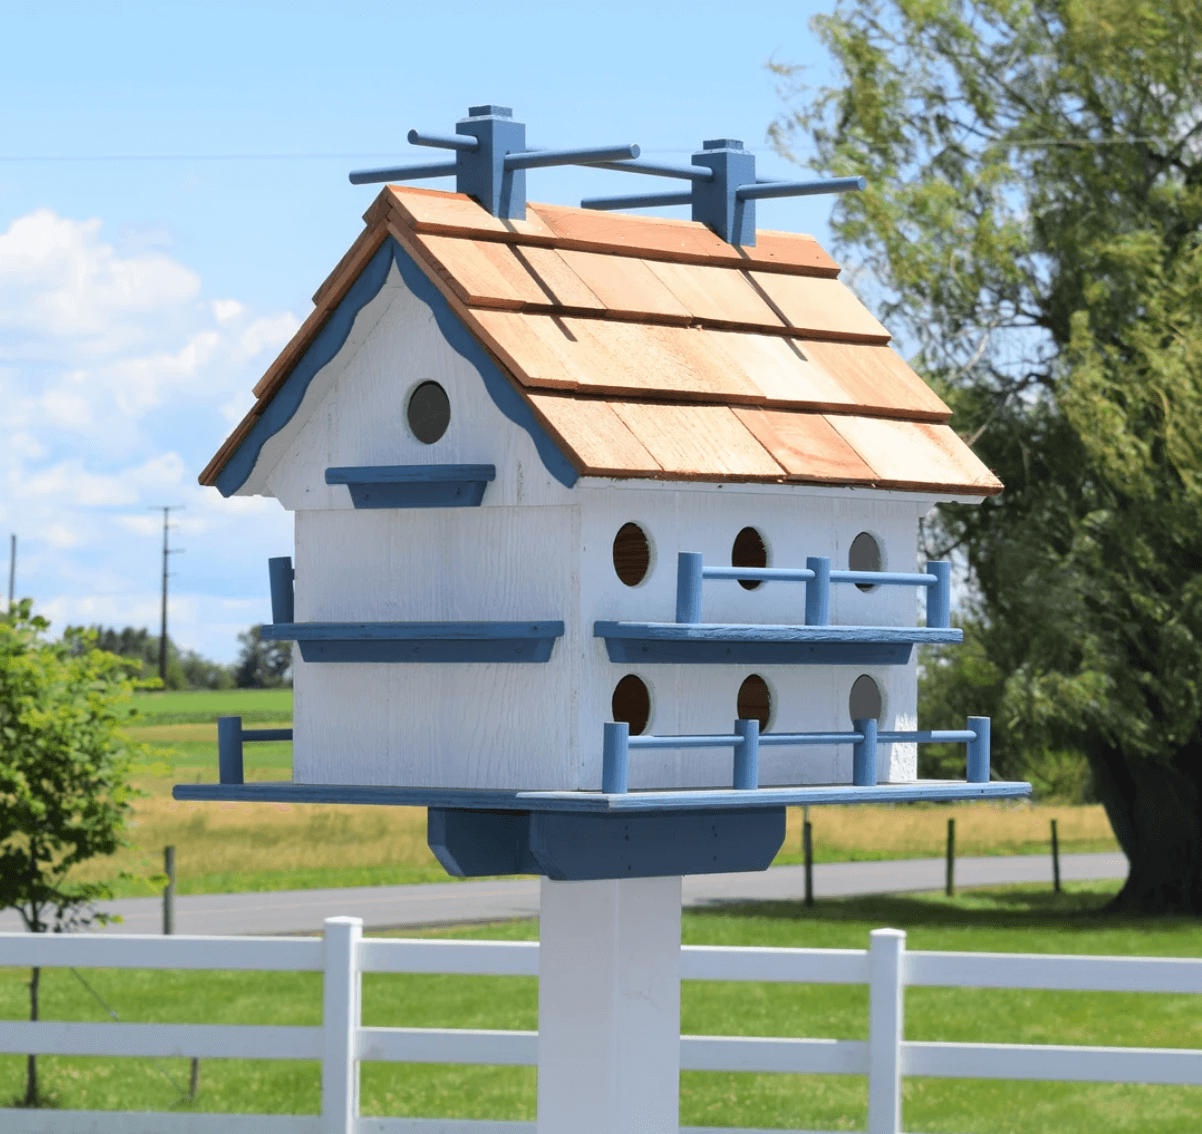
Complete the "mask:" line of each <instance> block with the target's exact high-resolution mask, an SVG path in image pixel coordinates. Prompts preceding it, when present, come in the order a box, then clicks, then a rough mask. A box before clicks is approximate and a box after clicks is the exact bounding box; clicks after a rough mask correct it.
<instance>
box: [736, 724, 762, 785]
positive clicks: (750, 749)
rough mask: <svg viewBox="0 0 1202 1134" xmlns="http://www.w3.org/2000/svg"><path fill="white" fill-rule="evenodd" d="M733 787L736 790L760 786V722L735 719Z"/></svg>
mask: <svg viewBox="0 0 1202 1134" xmlns="http://www.w3.org/2000/svg"><path fill="white" fill-rule="evenodd" d="M735 735H736V736H738V737H739V738H740V739H739V742H738V743H737V744H736V745H735V775H734V787H735V789H736V790H737V791H755V790H756V788H758V787H759V786H760V722H759V721H757V720H737V721H735Z"/></svg>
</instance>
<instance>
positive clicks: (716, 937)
mask: <svg viewBox="0 0 1202 1134" xmlns="http://www.w3.org/2000/svg"><path fill="white" fill-rule="evenodd" d="M1112 891H1113V887H1112V886H1107V885H1099V884H1091V885H1073V886H1070V887H1068V888H1067V890H1066V892H1065V893H1064V894H1062V895H1060V896H1059V897H1057V896H1055V895H1052V894H1050V893H1048V892H1047V890H1046V888H1043V887H1030V886H1023V887H1008V888H1000V889H993V890H987V891H975V892H970V893H967V894H964V895H962V896H959V897H957V898H954V899H947V898H945V897H943V896H942V895H937V894H927V895H913V896H904V897H891V898H864V899H854V900H844V901H820V902H818V903H817V904H816V905H815V907H814V909H813V910H811V911H806V910H805V909H804V907H801V906H798V905H796V904H791V903H779V904H771V905H762V906H742V907H737V908H726V909H713V910H708V911H693V912H689V913H686V914H685V917H684V927H683V937H684V940H685V942H686V943H688V944H722V945H778V946H811V947H841V948H864V947H865V946H866V945H867V942H868V933H869V931H870V930H871V929H874V928H877V927H879V926H882V925H893V926H896V927H898V928H903V929H906V930H907V932H908V934H909V938H908V942H907V945H908V947H909V948H911V949H949V950H969V951H980V950H986V951H1002V952H1011V951H1013V952H1037V953H1053V952H1073V953H1091V954H1143V955H1161V956H1194V957H1196V956H1202V924H1199V923H1198V922H1197V921H1191V920H1185V919H1157V920H1141V919H1119V918H1115V917H1111V916H1106V915H1102V914H1100V913H1099V912H1098V910H1099V908H1100V907H1101V906H1102V905H1103V904H1104V903H1105V901H1106V900H1107V899H1108V897H1109V896H1110V894H1111V893H1112ZM537 933H538V927H537V923H535V922H533V921H528V922H511V923H506V924H503V925H493V926H477V927H457V928H455V929H449V930H438V931H431V932H429V933H427V934H424V936H436V937H457V938H491V939H498V938H499V939H510V940H530V939H533V938H536V937H537ZM405 935H408V936H413V935H414V934H413V933H412V932H408V933H407V934H405ZM83 975H84V976H85V977H86V979H87V980H88V981H89V982H91V983H93V984H94V985H95V987H96V989H97V991H99V992H100V993H101V995H102V996H104V998H105V999H106V1000H107V1001H108V1002H109V1003H111V1004H112V1005H113V1007H114V1008H115V1009H116V1010H117V1011H118V1013H119V1014H120V1015H121V1017H122V1019H127V1020H145V1021H168V1020H181V1021H195V1022H201V1021H208V1022H237V1021H245V1022H251V1021H253V1022H255V1023H276V1024H315V1023H317V1022H318V1021H319V1019H320V984H319V979H318V978H317V977H316V976H315V975H310V974H297V975H287V974H279V975H274V974H272V975H267V974H234V973H227V974H196V975H190V974H187V973H144V972H137V973H123V972H117V971H89V972H85V973H84V974H83ZM25 979H26V978H25V974H24V973H21V972H17V971H13V970H7V971H4V970H0V1015H3V1016H4V1017H8V1018H19V1017H20V1016H21V1015H22V1014H23V1012H24V1010H25V1005H24V1000H23V997H24V984H23V982H24V980H25ZM363 994H364V1023H366V1024H368V1025H383V1026H388V1025H404V1026H411V1027H413V1026H417V1027H480V1028H534V1027H536V1026H537V1025H536V1021H537V986H536V983H535V981H534V980H532V979H529V978H512V977H504V978H500V977H498V978H492V977H437V976H435V977H431V976H413V977H409V976H393V975H379V974H375V975H371V974H369V975H368V976H366V977H365V978H364V989H363ZM43 1004H44V1016H45V1018H47V1019H76V1020H79V1019H84V1020H102V1019H105V1018H107V1017H106V1014H105V1011H104V1009H103V1008H102V1007H101V1006H100V1005H99V1004H98V1003H96V1001H95V1000H93V999H92V997H91V995H90V994H89V993H88V992H87V990H85V989H84V988H83V987H82V985H80V984H79V983H78V981H77V980H76V979H75V978H74V977H73V976H72V975H71V973H70V972H68V971H63V970H53V971H48V972H47V974H46V976H45V983H44V998H43ZM682 1030H683V1031H684V1032H686V1033H692V1034H735V1035H738V1034H743V1035H779V1036H806V1035H808V1036H827V1037H832V1038H842V1039H863V1038H865V1036H866V1034H867V993H866V990H865V989H863V988H858V987H846V988H845V987H840V986H827V985H816V986H813V985H811V986H807V985H760V984H742V983H740V984H734V983H710V982H706V983H693V982H686V983H685V985H684V987H683V989H682ZM906 1034H907V1036H908V1038H911V1039H923V1040H951V1041H983V1042H1015V1043H1082V1044H1115V1045H1123V1046H1126V1045H1132V1046H1135V1045H1138V1046H1148V1047H1192V1048H1199V1047H1202V1013H1199V1011H1198V1003H1197V998H1196V997H1186V996H1156V995H1126V994H1117V993H1104V994H1098V993H1026V992H1021V991H1005V990H955V989H911V990H909V991H908V993H907V997H906ZM42 1067H43V1071H44V1075H45V1080H46V1082H47V1084H48V1088H49V1090H50V1092H51V1094H52V1100H53V1102H54V1103H55V1104H56V1105H58V1106H61V1107H71V1108H84V1107H88V1108H92V1107H96V1108H130V1109H151V1108H154V1109H167V1108H169V1107H172V1106H173V1104H174V1105H175V1106H176V1108H177V1109H178V1108H179V1107H181V1106H182V1107H186V1106H187V1104H186V1103H181V1102H180V1096H179V1091H178V1090H177V1088H176V1087H174V1086H172V1085H171V1084H170V1083H169V1082H168V1081H167V1080H166V1078H165V1077H164V1075H163V1073H162V1070H164V1069H165V1070H166V1071H167V1072H169V1073H170V1074H171V1075H173V1076H174V1077H175V1079H176V1080H177V1081H178V1082H179V1083H180V1084H184V1083H186V1079H187V1064H186V1062H184V1061H182V1060H176V1061H164V1065H163V1069H160V1068H158V1067H156V1066H155V1065H154V1064H153V1063H152V1062H151V1061H147V1060H104V1059H67V1058H61V1059H59V1058H56V1059H44V1060H42ZM21 1070H22V1064H21V1060H20V1059H19V1058H18V1057H4V1058H0V1099H8V1098H11V1097H12V1096H13V1095H14V1094H15V1093H16V1092H17V1091H18V1089H19V1087H20V1081H21ZM865 1091H866V1086H865V1082H864V1080H863V1079H862V1078H858V1077H854V1076H849V1077H845V1076H796V1077H795V1076H789V1075H751V1074H732V1075H727V1074H709V1073H693V1072H688V1073H685V1074H684V1075H682V1077H681V1119H682V1122H683V1123H685V1124H689V1125H716V1126H722V1125H744V1126H762V1127H769V1128H771V1127H777V1128H786V1129H788V1128H792V1129H796V1128H798V1127H802V1128H807V1127H808V1128H818V1129H829V1130H844V1129H846V1130H855V1129H861V1130H862V1129H863V1128H864V1124H865V1120H866V1119H865V1116H866V1095H865ZM318 1094H319V1092H318V1070H317V1068H316V1066H315V1065H311V1064H299V1065H298V1064H285V1063H278V1064H277V1063H267V1062H250V1063H238V1062H234V1061H223V1060H206V1061H205V1062H204V1064H203V1067H202V1073H201V1090H200V1094H199V1096H198V1098H197V1101H196V1103H195V1108H196V1109H198V1110H215V1111H245V1112H261V1113H266V1112H310V1113H311V1112H313V1111H315V1110H316V1109H317V1107H318ZM534 1106H535V1073H534V1071H533V1070H532V1069H517V1068H513V1069H507V1068H492V1067H487V1068H471V1067H463V1068H459V1067H425V1066H420V1065H385V1064H365V1065H364V1067H363V1075H362V1110H363V1112H364V1113H365V1114H397V1115H401V1114H408V1115H428V1116H431V1117H436V1116H447V1117H452V1116H455V1117H464V1118H484V1117H490V1118H513V1119H522V1118H525V1119H530V1118H532V1117H533V1116H534ZM1199 1113H1202V1088H1179V1087H1144V1086H1111V1085H1104V1084H1097V1085H1092V1084H1062V1083H992V1082H977V1081H972V1082H958V1081H955V1080H947V1081H944V1080H935V1079H909V1080H907V1081H906V1084H905V1116H906V1119H905V1122H906V1124H905V1128H906V1130H908V1131H924V1132H949V1134H951V1132H955V1134H1036V1132H1038V1134H1044V1132H1046V1131H1056V1132H1064V1134H1127V1132H1128V1131H1131V1132H1134V1131H1140V1132H1141V1134H1186V1132H1188V1134H1194V1132H1196V1131H1197V1129H1198V1126H1199V1122H1198V1114H1199Z"/></svg>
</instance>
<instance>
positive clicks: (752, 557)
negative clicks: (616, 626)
mask: <svg viewBox="0 0 1202 1134" xmlns="http://www.w3.org/2000/svg"><path fill="white" fill-rule="evenodd" d="M730 565H731V566H732V567H767V566H768V548H767V547H765V546H764V537H763V536H761V535H760V533H759V532H757V531H756V530H755V528H744V529H743V530H742V531H741V532H739V534H738V535H737V536H735V542H734V546H733V547H731V549H730ZM759 585H760V580H759V579H740V580H739V586H740V587H742V588H743V589H744V590H746V591H754V590H755V589H756V587H758V586H759Z"/></svg>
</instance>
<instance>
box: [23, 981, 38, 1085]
mask: <svg viewBox="0 0 1202 1134" xmlns="http://www.w3.org/2000/svg"><path fill="white" fill-rule="evenodd" d="M41 979H42V970H41V969H39V968H33V969H31V970H30V973H29V1018H30V1020H33V1021H36V1020H37V1018H38V985H39V984H40V983H41ZM25 1058H26V1060H27V1062H26V1065H25V1101H24V1103H23V1104H22V1105H23V1106H40V1105H41V1100H40V1099H39V1098H38V1057H37V1056H36V1055H28V1056H26V1057H25Z"/></svg>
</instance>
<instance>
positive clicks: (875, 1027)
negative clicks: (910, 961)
mask: <svg viewBox="0 0 1202 1134" xmlns="http://www.w3.org/2000/svg"><path fill="white" fill-rule="evenodd" d="M869 937H870V940H871V944H870V946H869V949H868V1134H900V1132H901V1074H902V1067H901V1045H902V1032H903V1030H904V1028H905V974H904V972H903V971H902V970H903V966H904V963H905V956H906V934H905V932H904V931H903V930H900V929H874V930H873V931H872V933H871V934H870V935H869Z"/></svg>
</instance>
